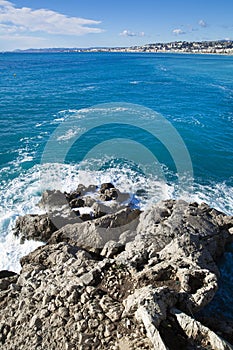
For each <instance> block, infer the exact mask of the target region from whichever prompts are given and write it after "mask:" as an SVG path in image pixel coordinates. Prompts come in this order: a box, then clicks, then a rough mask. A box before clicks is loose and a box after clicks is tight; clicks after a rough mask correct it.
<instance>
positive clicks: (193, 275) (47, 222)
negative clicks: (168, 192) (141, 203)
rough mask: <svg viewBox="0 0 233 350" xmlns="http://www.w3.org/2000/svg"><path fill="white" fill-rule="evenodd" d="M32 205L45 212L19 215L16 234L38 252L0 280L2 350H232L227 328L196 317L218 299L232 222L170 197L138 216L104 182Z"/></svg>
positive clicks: (224, 322) (231, 326)
mask: <svg viewBox="0 0 233 350" xmlns="http://www.w3.org/2000/svg"><path fill="white" fill-rule="evenodd" d="M90 193H93V194H94V195H95V196H96V197H95V198H93V197H92V196H90ZM126 201H128V205H126ZM38 204H39V207H43V208H45V209H46V214H42V215H40V214H39V215H37V214H34V215H32V214H27V215H25V216H23V217H20V218H19V219H18V221H17V223H16V231H15V234H16V235H18V236H19V237H20V238H21V239H22V241H24V240H25V239H33V240H40V241H43V242H44V243H45V245H43V246H41V247H39V248H37V249H36V250H34V251H32V252H31V253H30V254H28V255H27V256H24V257H23V258H22V259H21V266H22V269H21V271H20V273H19V274H16V273H12V272H10V271H1V272H0V302H1V304H2V308H1V311H0V315H1V320H2V321H1V324H0V344H2V345H4V348H5V349H6V350H8V349H9V350H10V349H12V348H13V347H14V346H16V345H17V347H20V346H21V347H22V348H23V346H24V347H25V346H28V347H29V346H31V345H32V344H34V345H35V346H36V347H38V348H48V349H51V350H55V349H56V350H62V349H65V348H67V349H68V348H70V349H72V348H73V347H75V348H80V349H82V348H84V347H85V349H86V348H87V349H99V348H101V349H103V350H108V349H110V350H116V349H124V348H125V346H127V347H128V348H131V347H132V348H134V349H139V348H143V349H147V350H152V349H157V348H159V349H165V348H166V349H169V350H176V349H177V345H178V346H179V347H180V348H196V346H202V347H205V346H206V344H208V345H211V348H212V349H214V350H217V349H219V348H220V347H221V349H224V350H230V349H232V344H233V339H232V334H233V333H232V330H233V322H231V321H230V320H229V321H228V319H227V318H224V319H223V318H222V317H221V319H220V318H218V316H214V320H215V322H213V320H212V319H211V316H210V315H207V318H206V317H204V318H203V315H201V316H200V317H199V316H198V312H199V311H200V310H202V309H203V308H204V307H205V306H206V305H208V304H209V303H210V301H211V300H212V298H213V297H214V295H215V293H216V291H217V288H218V280H219V277H220V273H219V269H218V266H217V262H218V260H219V258H220V256H221V255H222V254H223V253H224V251H225V246H226V244H227V243H229V242H232V241H233V217H230V216H227V215H225V214H224V213H221V212H219V211H217V210H215V209H212V208H211V207H209V206H208V205H207V204H205V203H202V204H198V203H196V202H193V203H188V202H185V201H183V200H171V199H169V200H165V201H162V202H159V203H157V204H155V205H153V206H152V207H151V208H149V209H148V210H145V211H140V210H138V209H133V208H132V207H131V206H130V197H129V193H123V192H120V191H119V190H118V189H117V188H115V187H114V185H113V184H111V183H102V184H101V185H100V186H96V185H91V186H89V187H85V186H83V185H79V186H78V187H77V189H76V190H75V191H72V192H70V193H67V192H64V193H63V192H61V191H59V190H53V191H45V192H44V193H43V195H42V198H41V201H40V202H39V203H38ZM64 204H65V205H66V206H68V207H67V208H64ZM84 207H90V208H92V211H93V214H90V213H88V214H87V213H82V211H81V209H82V208H84ZM61 208H63V211H60V215H62V214H63V215H64V216H62V217H59V218H58V217H57V213H58V209H61ZM68 209H69V212H70V214H69V216H68V217H67V213H68V211H67V210H68ZM73 210H75V212H74V211H73ZM78 212H79V213H78ZM74 213H75V215H74ZM12 310H14V312H13V313H12ZM193 314H195V317H194V316H193ZM204 316H206V315H205V314H204ZM216 325H217V326H216ZM219 332H220V334H221V336H219ZM174 340H175V347H174Z"/></svg>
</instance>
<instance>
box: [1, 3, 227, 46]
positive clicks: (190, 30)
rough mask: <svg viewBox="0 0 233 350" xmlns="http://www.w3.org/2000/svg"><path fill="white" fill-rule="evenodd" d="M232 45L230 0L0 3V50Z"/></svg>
mask: <svg viewBox="0 0 233 350" xmlns="http://www.w3.org/2000/svg"><path fill="white" fill-rule="evenodd" d="M222 39H231V40H233V0H222V1H219V0H201V1H200V0H195V1H194V0H115V1H114V0H13V1H6V0H0V51H11V50H15V49H28V48H48V47H80V48H81V47H103V46H104V47H105V46H108V47H113V46H114V47H116V46H133V45H144V44H148V43H155V42H170V41H178V40H182V41H183V40H186V41H201V40H222Z"/></svg>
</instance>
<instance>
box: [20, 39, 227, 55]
mask: <svg viewBox="0 0 233 350" xmlns="http://www.w3.org/2000/svg"><path fill="white" fill-rule="evenodd" d="M16 52H35V53H36V52H160V53H161V52H162V53H167V52H168V53H169V52H170V53H193V54H223V55H233V41H232V40H220V41H199V42H188V41H175V42H170V43H155V44H146V45H142V46H131V47H92V48H48V49H28V50H16Z"/></svg>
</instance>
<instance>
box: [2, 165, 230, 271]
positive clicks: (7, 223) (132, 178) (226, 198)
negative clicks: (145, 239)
mask: <svg viewBox="0 0 233 350" xmlns="http://www.w3.org/2000/svg"><path fill="white" fill-rule="evenodd" d="M109 164H110V166H109ZM92 165H93V164H92ZM101 165H102V168H101ZM105 165H106V160H105V162H103V161H101V162H100V163H99V164H98V167H99V170H96V169H97V168H96V167H95V169H94V170H91V169H86V170H85V169H83V165H82V166H81V165H80V166H77V165H68V164H67V165H66V164H52V165H50V166H49V167H48V165H35V166H34V167H33V168H31V169H30V170H28V171H24V172H22V173H21V174H20V176H18V177H17V178H15V179H13V180H9V181H8V182H7V183H3V184H2V185H1V187H0V190H1V192H0V193H1V194H0V203H1V207H0V270H1V269H10V270H13V271H16V272H18V271H19V270H20V264H19V259H20V258H21V257H22V256H24V255H25V254H28V253H29V252H30V251H32V250H33V249H35V248H36V247H38V246H39V245H40V244H42V243H39V242H33V241H30V242H25V243H24V244H20V242H19V240H18V239H16V238H15V237H14V236H13V233H12V229H13V227H14V224H15V220H16V218H17V217H18V216H20V215H25V214H27V213H42V211H41V209H39V207H38V206H37V203H38V202H39V200H40V196H41V193H42V192H43V191H44V190H45V189H60V190H61V191H71V190H74V189H75V188H76V187H77V186H78V184H80V183H82V184H84V185H85V186H88V185H91V184H97V185H100V184H101V183H104V182H112V183H113V184H114V185H115V186H116V187H117V188H119V190H121V191H122V192H129V193H131V196H134V197H135V198H136V201H135V202H136V203H137V205H138V206H139V207H140V208H141V209H142V210H143V209H145V208H146V207H148V206H151V205H152V204H153V203H156V202H158V201H160V200H165V199H169V198H174V199H176V198H179V197H180V194H179V191H178V184H177V183H176V182H175V181H174V182H171V181H170V182H167V183H166V182H163V181H161V180H159V179H157V178H156V176H152V175H151V177H150V176H145V175H144V174H143V173H141V172H140V171H138V169H136V168H133V167H132V166H130V165H128V166H127V165H125V164H124V166H123V165H122V164H120V163H119V164H118V165H116V164H112V166H111V163H108V167H106V166H105ZM84 168H85V167H84ZM43 179H46V181H43ZM182 198H183V199H184V200H187V201H196V202H198V203H201V202H203V201H204V202H206V203H208V204H209V205H210V206H212V207H214V208H216V209H218V210H220V211H223V212H225V213H227V214H229V215H232V208H233V187H229V186H227V184H226V183H210V184H209V185H201V184H198V183H194V186H193V189H192V191H190V193H183V195H182Z"/></svg>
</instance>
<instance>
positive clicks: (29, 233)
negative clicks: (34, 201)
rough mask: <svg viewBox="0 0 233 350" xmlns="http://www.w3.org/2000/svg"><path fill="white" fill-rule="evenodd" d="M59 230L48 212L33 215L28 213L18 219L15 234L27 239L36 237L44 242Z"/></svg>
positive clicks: (22, 239) (35, 238)
mask: <svg viewBox="0 0 233 350" xmlns="http://www.w3.org/2000/svg"><path fill="white" fill-rule="evenodd" d="M56 230H57V227H56V226H55V225H54V223H53V221H52V220H51V219H50V217H49V215H48V214H42V215H33V214H28V215H25V216H21V217H19V218H18V219H17V220H16V225H15V229H14V234H15V235H16V236H19V237H20V238H21V241H22V242H23V241H24V240H25V239H34V240H38V241H42V242H47V240H48V239H49V238H50V237H51V235H52V233H53V232H55V231H56Z"/></svg>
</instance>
